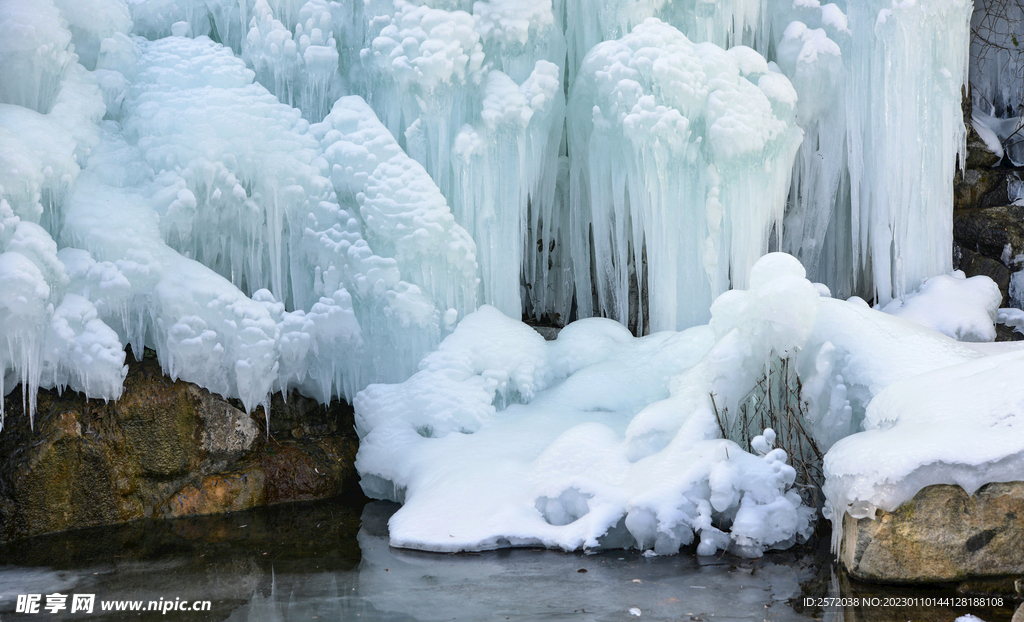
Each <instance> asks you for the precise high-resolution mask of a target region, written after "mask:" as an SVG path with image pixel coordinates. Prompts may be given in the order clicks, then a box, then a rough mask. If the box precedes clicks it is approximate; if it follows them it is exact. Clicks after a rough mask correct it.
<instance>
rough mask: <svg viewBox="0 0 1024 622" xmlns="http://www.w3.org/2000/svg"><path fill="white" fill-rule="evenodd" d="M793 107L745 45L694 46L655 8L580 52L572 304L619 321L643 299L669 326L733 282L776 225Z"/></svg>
mask: <svg viewBox="0 0 1024 622" xmlns="http://www.w3.org/2000/svg"><path fill="white" fill-rule="evenodd" d="M795 105H796V92H795V91H794V90H793V88H792V86H791V85H790V83H789V80H787V79H786V78H785V77H784V76H783V75H782V74H781V73H779V72H778V71H777V70H773V68H772V67H771V66H770V65H769V64H768V63H767V62H765V60H764V58H762V57H761V56H760V55H758V54H757V53H756V52H754V51H753V50H752V49H750V48H747V47H742V46H738V47H734V48H732V49H730V50H728V51H726V50H723V49H721V48H719V47H717V46H715V45H713V44H710V43H703V44H696V45H694V44H693V43H691V42H690V40H689V39H687V38H686V36H685V35H683V34H682V33H681V32H679V31H678V30H676V29H675V28H673V27H672V26H669V25H667V24H665V23H664V22H661V21H659V20H657V19H655V18H651V19H648V20H647V21H645V22H643V23H642V24H640V25H639V26H637V27H636V28H634V29H633V31H632V32H631V33H630V34H628V35H626V36H625V37H623V38H622V39H619V40H617V41H609V42H605V43H601V44H598V45H597V46H595V47H594V48H593V49H591V51H590V52H588V54H587V56H586V58H584V60H583V63H582V66H581V69H580V76H579V78H578V79H577V80H576V82H575V83H574V84H573V87H572V92H571V95H570V102H569V116H568V135H569V147H570V150H571V151H572V152H573V153H577V154H581V156H580V157H577V158H575V159H574V160H573V161H572V164H571V170H570V182H569V193H570V205H571V211H572V213H573V215H574V217H575V223H576V224H575V226H574V227H573V231H572V236H573V239H572V247H573V258H574V268H575V276H576V291H577V302H578V304H579V306H580V314H581V315H583V316H589V315H595V314H596V315H606V316H610V317H612V318H615V319H618V320H620V321H622V322H624V323H625V322H626V321H627V320H628V319H629V318H630V307H631V306H632V307H633V315H634V316H636V315H638V310H639V309H641V308H642V307H644V306H647V307H648V308H649V313H650V327H649V328H650V329H651V330H655V331H657V330H677V329H680V328H685V327H687V326H693V325H694V324H697V323H700V322H702V321H706V320H707V313H708V311H707V310H708V307H709V305H710V303H711V301H712V300H713V299H714V297H715V296H717V295H718V294H720V293H722V292H723V291H725V290H726V289H728V288H729V286H730V284H732V285H735V286H737V287H745V286H746V284H747V274H748V271H749V269H750V266H751V265H752V264H753V263H754V260H756V259H757V258H758V257H760V256H761V255H762V254H764V253H765V252H766V251H767V250H768V242H769V234H770V233H771V232H772V230H773V229H775V230H776V231H781V226H782V216H783V212H784V209H785V202H786V196H787V194H788V192H789V180H790V170H791V166H792V162H793V157H794V156H795V154H796V149H797V147H798V146H799V144H800V139H801V132H800V130H799V129H797V127H796V124H795V122H794V112H793V109H794V107H795ZM584 156H585V157H584ZM591 264H593V265H594V266H595V270H594V271H593V272H591V271H590V269H589V268H590V266H591ZM644 266H646V269H644V268H643V267H644ZM592 289H593V290H594V291H596V298H597V305H596V307H593V306H592V304H591V301H590V299H589V298H590V297H589V296H585V295H580V292H589V291H591V290H592ZM648 296H649V297H650V298H649V302H648V300H646V299H647V297H648ZM635 324H637V325H638V329H637V330H638V331H639V332H642V331H643V330H644V324H645V322H644V320H643V317H642V316H641V317H639V318H638V321H637V322H635Z"/></svg>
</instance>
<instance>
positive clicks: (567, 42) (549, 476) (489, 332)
mask: <svg viewBox="0 0 1024 622" xmlns="http://www.w3.org/2000/svg"><path fill="white" fill-rule="evenodd" d="M969 12H970V3H969V2H967V0H918V1H917V2H897V3H893V2H889V1H888V0H845V1H839V2H836V3H826V4H821V3H820V2H818V0H800V2H796V3H792V4H791V3H789V2H781V3H776V2H766V1H764V0H723V1H721V2H717V3H712V4H708V3H706V2H692V1H689V0H684V1H676V2H668V1H665V0H645V1H643V2H635V1H632V0H607V1H605V2H602V3H600V4H594V3H589V2H583V1H582V0H480V1H476V2H471V1H469V0H365V1H360V0H237V1H236V0H173V1H171V0H86V1H78V2H75V1H71V0H0V336H2V337H3V338H2V339H0V372H2V373H0V388H2V389H3V392H4V394H7V393H9V392H10V391H11V390H13V389H14V387H15V386H16V385H18V384H21V385H23V386H24V387H25V388H26V389H27V390H26V391H25V392H24V394H23V395H24V399H25V401H26V406H27V409H28V411H29V413H30V414H31V412H32V410H33V407H34V400H35V393H36V389H37V388H38V387H57V388H59V389H62V390H63V389H64V388H71V389H73V390H78V391H83V392H85V393H86V394H88V395H89V396H91V397H96V398H103V399H117V398H118V397H119V395H120V393H121V390H122V383H123V379H124V377H125V374H126V369H127V368H126V367H125V351H126V350H125V347H126V346H127V345H128V344H130V345H131V346H132V351H133V352H134V353H135V354H136V355H137V356H141V353H142V350H143V348H147V347H148V348H151V349H153V350H155V351H156V353H157V356H158V358H159V360H160V362H161V365H162V366H163V368H164V370H165V372H166V373H168V374H169V375H170V376H172V377H175V378H183V379H186V380H189V381H192V382H196V383H198V384H200V385H202V386H205V387H207V388H209V389H211V390H213V391H216V392H219V393H221V394H223V395H226V396H232V397H238V398H240V399H241V400H242V402H243V403H244V404H245V406H246V408H248V409H250V410H252V409H253V408H255V407H256V406H257V405H259V404H265V403H267V397H268V395H269V394H270V393H271V392H275V391H288V390H291V389H297V390H299V391H301V392H303V393H305V394H308V395H312V396H315V397H316V398H317V399H319V400H321V401H324V402H327V401H329V400H331V399H333V398H336V397H342V398H346V399H354V401H355V403H356V406H357V410H358V418H359V419H358V425H359V432H360V434H361V435H362V437H363V444H362V448H361V450H360V455H359V463H358V467H359V469H360V471H361V472H362V474H363V476H364V486H365V488H366V490H367V492H368V493H371V494H373V495H375V496H381V497H386V498H392V499H398V500H402V501H404V503H405V507H404V508H403V509H402V510H401V511H400V512H399V513H398V514H396V515H395V518H394V520H393V521H392V539H393V542H395V543H396V544H399V545H402V546H414V547H422V548H428V549H432V550H463V549H480V548H493V547H498V546H505V545H517V544H535V543H540V544H543V545H545V546H552V547H559V548H565V549H576V548H593V547H609V546H638V547H642V548H645V549H651V550H654V551H655V552H657V553H659V554H660V553H671V552H675V551H677V550H678V549H679V547H680V546H682V545H684V544H686V543H689V542H699V544H698V550H699V551H700V552H702V553H710V552H714V551H716V550H720V549H731V550H733V551H736V552H738V553H741V554H748V555H756V554H759V553H760V552H761V551H762V550H764V549H765V548H768V547H783V546H786V545H788V544H789V543H791V542H793V541H795V540H798V539H799V538H800V537H802V536H803V535H805V534H806V533H807V529H808V525H809V520H810V519H811V515H812V508H808V507H807V506H805V505H803V503H802V501H801V499H800V497H799V495H798V494H797V493H796V492H795V491H794V489H793V488H792V485H793V483H794V481H793V475H794V473H793V468H792V467H791V466H788V465H787V458H788V457H787V456H786V455H785V452H784V451H782V450H780V449H778V448H773V444H774V440H775V439H773V434H774V433H773V432H772V431H771V430H757V431H756V438H755V440H754V441H753V442H751V443H750V444H749V445H747V446H746V447H741V446H740V445H738V444H736V443H734V442H733V441H730V440H724V439H721V438H719V436H720V435H721V430H720V428H719V427H718V424H717V419H716V410H717V409H718V408H719V407H721V409H722V410H721V411H720V414H721V413H728V414H729V415H728V416H731V417H733V418H735V417H736V416H737V413H738V412H740V411H741V401H743V400H748V399H749V396H750V395H751V394H752V393H751V392H752V391H753V390H754V389H755V387H756V386H758V382H759V381H760V379H761V378H762V377H764V376H765V374H767V373H770V371H769V370H770V368H771V365H772V362H773V361H780V360H784V361H787V362H788V363H789V364H792V366H793V368H794V369H795V370H796V373H798V374H799V377H800V379H801V381H802V386H803V394H802V395H801V396H800V398H801V400H802V401H804V402H806V404H807V406H806V412H805V413H804V415H805V417H806V424H807V426H808V428H809V429H810V431H811V434H812V435H813V436H814V438H815V439H816V440H817V442H818V443H819V444H820V446H822V447H823V448H826V449H828V448H832V450H831V451H830V453H829V454H828V459H827V463H826V471H827V473H826V475H827V482H826V492H827V497H828V504H827V507H828V508H829V509H830V511H831V512H832V516H833V518H834V519H837V520H838V517H841V515H842V513H843V512H845V511H852V512H853V513H855V514H856V515H867V514H870V513H871V510H872V509H873V508H876V507H884V508H889V507H893V506H894V504H898V503H899V502H901V501H902V500H904V499H906V498H908V495H912V494H913V492H914V491H915V490H916V489H917V488H919V487H920V486H923V485H927V484H928V483H939V482H950V481H952V482H957V483H961V484H962V485H964V486H966V487H968V488H970V487H972V486H975V485H976V484H978V483H979V482H981V481H982V480H992V479H993V478H994V479H999V478H1004V477H1008V475H1007V474H1008V473H1009V472H1010V471H1012V470H1013V469H1014V468H1019V460H1020V458H1019V456H1020V455H1021V448H1019V447H1017V446H1016V445H1014V444H1013V443H1012V442H1010V441H1009V440H1006V439H1002V440H1001V441H1000V442H998V443H997V442H994V441H993V442H992V443H989V444H988V445H986V447H985V451H984V452H982V451H979V452H975V453H971V454H970V455H968V454H967V453H965V452H960V451H959V450H957V448H956V447H955V446H954V444H952V443H953V441H952V440H951V439H953V438H954V436H955V435H947V432H948V431H949V430H953V431H954V432H955V434H956V435H961V436H963V435H967V432H964V431H963V430H962V429H961V428H962V426H967V425H968V424H969V425H972V426H974V427H975V428H976V429H978V430H980V431H979V432H978V433H977V434H976V436H972V437H971V438H972V439H973V440H971V441H970V442H971V443H974V442H976V441H977V442H982V441H983V440H984V439H986V438H989V436H991V437H992V438H995V437H997V436H998V435H999V430H1001V429H1002V428H1001V427H1000V426H1003V427H1006V426H1011V425H1015V421H1016V419H1015V417H1016V415H1015V414H1014V413H1015V412H1016V411H1015V410H1014V408H1015V407H1014V406H1013V403H1011V402H1012V399H1015V398H1014V396H1015V395H1016V394H1015V393H1013V392H1012V390H1003V388H1002V387H1003V384H1000V383H1005V378H1006V374H1008V373H1017V371H1018V370H1017V367H1019V363H1020V362H1019V361H1018V360H1017V359H1018V358H1019V356H1018V355H1017V354H1016V353H1015V352H1014V351H1012V348H1009V347H1003V346H999V347H995V346H991V345H985V344H980V345H979V344H967V343H961V341H962V342H967V341H985V340H990V339H991V338H992V337H993V334H994V333H993V328H992V321H993V319H995V318H996V317H997V315H996V314H997V311H996V306H997V305H998V298H999V297H998V292H996V291H995V290H994V289H993V286H992V284H991V282H988V281H985V280H982V279H964V278H962V275H957V274H953V275H950V274H949V273H950V272H951V218H952V195H951V193H950V192H949V188H950V186H951V184H952V180H953V172H954V166H955V164H956V161H957V157H958V156H959V157H960V159H961V161H962V160H963V158H962V156H963V155H964V154H963V142H964V127H963V124H962V115H961V112H960V87H961V85H962V84H963V82H964V77H965V75H966V66H967V62H966V61H967V36H968V29H967V20H968V15H969ZM992 75H994V76H995V77H994V78H993V80H994V81H993V82H992V83H991V84H989V85H988V86H986V87H985V89H983V93H984V94H987V95H986V96H987V97H989V99H991V100H992V101H996V100H998V101H999V102H1002V103H1003V104H1005V103H1006V102H1008V101H1010V100H1012V99H1013V98H1015V97H1019V93H1015V92H1011V91H1010V90H1008V88H1009V87H1008V86H1007V84H1008V83H1007V82H1006V80H1005V76H1003V75H1002V74H999V75H998V76H996V75H995V74H992ZM996 92H998V93H999V95H998V97H996V96H995V95H994V94H993V93H996ZM1000 105H1002V104H1000ZM1017 115H1018V113H1017V112H1016V111H1004V110H1000V109H999V107H998V106H996V105H993V106H989V107H984V106H976V115H975V116H976V118H975V120H974V124H975V125H976V126H977V127H979V128H980V129H979V131H980V132H981V133H982V134H983V135H984V136H985V137H986V140H989V141H996V142H997V141H999V140H1006V137H1007V136H1008V135H1009V134H1011V133H1012V132H1013V131H1015V130H1016V129H1017V127H1018V125H1019V121H1018V120H1017V118H1016V116H1017ZM982 130H984V131H982ZM1020 149H1024V147H1020ZM1020 149H1018V148H1017V147H1013V146H1009V147H1008V149H1007V151H1008V153H1009V156H1010V160H1011V161H1017V159H1021V160H1022V161H1024V156H1020V154H1019V153H1018V152H1020V153H1024V152H1021V151H1020ZM774 250H782V251H786V252H788V253H790V255H783V254H775V253H769V254H768V255H765V254H766V253H768V251H774ZM763 255H765V257H763V258H762V256H763ZM794 257H795V258H796V259H794ZM798 260H799V261H798ZM801 264H802V265H801ZM807 275H809V277H810V278H806V277H807ZM812 281H813V282H816V283H813V284H812ZM1018 285H1019V283H1016V282H1015V285H1014V288H1015V289H1014V291H1015V292H1018V291H1019V290H1020V288H1019V287H1018ZM832 292H834V293H835V294H836V296H837V298H831V297H830V294H831V293H832ZM854 295H860V296H863V297H864V298H865V299H868V300H872V301H873V303H874V304H875V305H876V308H874V309H872V308H871V307H870V306H869V305H868V303H866V302H864V301H863V300H861V299H860V298H856V297H851V296H854ZM847 297H850V298H849V299H848V300H841V298H847ZM881 311H885V313H882V312H881ZM1000 313H1001V315H1000V316H999V317H1002V318H1003V319H1004V320H1005V321H1008V322H1016V323H1024V321H1022V320H1020V318H1015V317H1011V315H1012V314H1009V313H1008V312H1005V311H1004V312H1000ZM524 315H526V316H529V317H532V318H534V319H550V320H553V321H554V322H555V323H557V324H566V323H567V322H568V321H569V320H570V319H574V318H576V319H579V320H580V321H578V322H575V323H573V324H570V325H569V326H567V327H566V328H565V329H564V330H563V331H562V333H561V335H560V336H559V338H558V339H557V340H555V341H554V342H550V343H546V342H544V341H543V340H542V339H541V338H540V337H539V336H538V335H537V334H535V333H534V332H533V331H532V329H529V328H528V327H526V326H525V325H522V324H520V323H519V322H518V320H519V318H521V317H523V316H524ZM601 315H603V316H606V318H611V319H599V318H595V317H591V316H601ZM613 320H617V321H618V323H616V322H615V321H613ZM623 325H625V326H626V327H628V328H630V329H632V330H633V331H634V333H635V334H637V335H644V334H647V336H645V337H640V338H634V337H633V336H631V335H630V333H629V331H628V330H627V328H626V327H624V326H623ZM683 329H685V330H683ZM677 330H682V331H683V332H679V333H676V332H669V331H677ZM453 331H454V332H453ZM658 331H663V332H658ZM648 333H650V334H648ZM942 333H945V335H943V334H942ZM956 340H961V341H956ZM439 344H440V345H439ZM388 383H390V384H388ZM975 385H976V386H979V387H985V388H986V389H985V390H986V391H990V392H991V395H988V396H987V397H986V398H985V399H984V400H978V401H976V402H971V403H967V402H965V401H964V400H963V399H961V397H962V395H963V394H966V393H967V392H968V389H967V388H965V387H968V386H975ZM364 389H365V390H364ZM920 392H924V393H927V394H928V400H927V401H921V402H917V403H911V400H912V396H914V395H916V394H918V393H920ZM1007 400H1010V401H1007ZM933 402H934V403H933ZM744 403H745V402H744ZM953 406H956V407H957V408H959V409H960V411H961V412H962V413H963V418H962V421H959V422H950V421H946V420H947V419H949V418H951V417H952V415H951V414H950V413H952V412H953V411H952V410H951V408H953ZM940 407H941V408H940ZM1004 411H1005V412H1004ZM999 413H1003V414H1006V417H1005V418H1003V419H1000V418H999ZM1007 413H1008V414H1007ZM933 421H943V422H945V423H949V425H948V426H946V425H945V423H944V424H943V425H932V422H933ZM929 426H931V427H930V428H929ZM925 428H928V431H927V434H930V435H931V436H928V437H927V438H929V439H930V442H929V444H928V445H927V446H925V445H922V446H921V447H918V448H916V449H915V452H914V453H907V454H905V455H902V456H897V455H895V454H892V455H890V453H892V452H895V451H896V449H895V448H898V447H900V446H902V445H903V444H904V443H905V439H906V438H907V437H908V435H909V436H915V437H916V435H917V434H919V430H924V429H925ZM920 433H921V434H925V432H920ZM986 435H989V436H986ZM979 439H980V440H979ZM868 447H870V448H871V451H872V452H874V453H878V455H879V460H878V461H877V463H876V464H872V465H865V464H863V462H862V461H858V458H857V456H858V455H859V454H860V453H862V452H864V451H868V449H866V448H868ZM747 450H749V451H747ZM886 452H890V453H886ZM1018 472H1019V471H1018ZM484 516H486V517H488V518H486V520H485V519H483V518H481V517H484Z"/></svg>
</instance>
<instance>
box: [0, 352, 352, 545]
mask: <svg viewBox="0 0 1024 622" xmlns="http://www.w3.org/2000/svg"><path fill="white" fill-rule="evenodd" d="M147 354H148V353H147ZM129 358H131V357H129ZM5 410H6V421H5V425H4V429H3V433H2V434H0V456H4V461H3V462H2V463H0V541H7V540H12V539H16V538H22V537H27V536H33V535H37V534H42V533H49V532H54V531H62V530H66V529H72V528H79V527H90V526H96V525H107V524H112V523H119V522H125V521H130V520H135V519H139V518H146V517H154V518H160V517H163V518H168V517H176V516H188V515H197V514H213V513H220V512H230V511H234V510H242V509H249V508H252V507H256V506H261V505H267V504H272V503H282V502H288V501H303V500H311V499H322V498H327V497H333V496H337V495H340V494H343V493H346V492H349V491H354V490H355V489H356V488H357V484H358V475H357V474H356V472H355V468H354V461H355V454H356V450H357V449H358V439H357V437H356V435H355V432H354V429H353V415H352V411H351V408H350V407H348V405H347V404H344V403H339V402H335V403H333V404H332V405H331V406H330V408H325V407H323V406H321V405H319V404H317V403H316V402H315V401H314V400H311V399H308V398H304V397H302V396H299V395H297V394H293V395H290V396H289V399H288V401H287V403H285V401H284V400H283V399H282V398H281V396H279V395H278V396H275V397H274V399H273V400H272V402H271V417H270V422H271V426H270V432H269V434H268V432H267V429H266V423H265V421H266V419H265V416H264V414H263V412H262V409H260V410H258V411H257V412H255V413H253V415H252V416H250V415H249V414H246V413H245V412H244V411H243V410H241V408H240V404H239V403H237V401H235V400H225V399H223V398H221V397H220V396H217V395H214V394H211V393H210V392H209V391H207V390H205V389H202V388H200V387H198V386H196V385H194V384H191V383H187V382H182V381H173V380H171V379H170V378H168V377H166V376H164V375H163V373H162V372H161V369H160V365H159V364H158V363H157V362H156V360H155V359H154V358H152V356H147V357H145V358H144V360H142V361H138V362H132V363H130V368H129V373H128V377H127V378H126V380H125V390H124V393H123V395H122V397H121V399H119V400H118V401H116V402H111V403H104V402H102V401H99V400H88V399H85V398H84V397H83V396H81V395H80V394H77V393H74V392H70V391H66V392H64V394H63V395H61V394H58V392H56V391H40V392H39V394H38V409H37V412H36V415H35V421H34V425H31V424H30V422H29V420H28V417H27V416H26V414H25V413H24V411H23V404H22V399H21V391H20V390H15V391H14V392H12V393H11V394H10V395H8V396H7V397H6V398H5ZM354 494H358V493H354Z"/></svg>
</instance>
